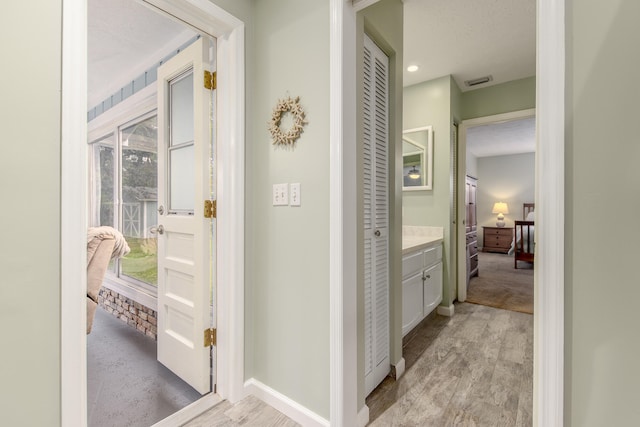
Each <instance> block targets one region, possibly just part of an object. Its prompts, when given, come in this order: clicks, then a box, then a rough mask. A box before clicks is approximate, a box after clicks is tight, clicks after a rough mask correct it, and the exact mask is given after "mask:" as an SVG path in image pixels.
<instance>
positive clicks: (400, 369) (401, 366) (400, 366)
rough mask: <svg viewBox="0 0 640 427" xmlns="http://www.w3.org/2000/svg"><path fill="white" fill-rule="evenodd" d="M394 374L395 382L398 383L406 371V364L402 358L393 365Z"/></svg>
mask: <svg viewBox="0 0 640 427" xmlns="http://www.w3.org/2000/svg"><path fill="white" fill-rule="evenodd" d="M393 368H394V370H395V373H396V378H395V380H396V381H398V380H399V379H400V378H401V377H402V376H403V375H404V372H405V369H406V364H405V361H404V357H401V358H400V360H398V363H396V364H395V366H394V367H393Z"/></svg>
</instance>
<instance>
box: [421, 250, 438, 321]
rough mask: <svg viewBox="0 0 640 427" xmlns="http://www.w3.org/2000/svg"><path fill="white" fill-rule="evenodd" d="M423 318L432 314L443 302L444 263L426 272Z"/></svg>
mask: <svg viewBox="0 0 640 427" xmlns="http://www.w3.org/2000/svg"><path fill="white" fill-rule="evenodd" d="M423 297H424V307H423V316H426V315H428V314H429V313H431V312H432V311H433V310H434V309H435V308H436V307H437V306H438V304H440V303H441V302H442V263H441V262H439V263H437V264H436V265H434V266H433V267H431V268H429V269H428V270H425V272H424V289H423Z"/></svg>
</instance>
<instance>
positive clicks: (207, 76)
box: [204, 70, 218, 90]
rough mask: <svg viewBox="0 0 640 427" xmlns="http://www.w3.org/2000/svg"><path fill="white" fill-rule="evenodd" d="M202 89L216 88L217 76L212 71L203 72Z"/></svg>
mask: <svg viewBox="0 0 640 427" xmlns="http://www.w3.org/2000/svg"><path fill="white" fill-rule="evenodd" d="M204 87H205V88H207V89H209V90H213V89H216V88H217V87H218V74H217V73H216V72H215V71H214V72H213V73H212V72H211V71H207V70H204Z"/></svg>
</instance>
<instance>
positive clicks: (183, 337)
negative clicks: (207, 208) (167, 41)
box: [158, 38, 215, 394]
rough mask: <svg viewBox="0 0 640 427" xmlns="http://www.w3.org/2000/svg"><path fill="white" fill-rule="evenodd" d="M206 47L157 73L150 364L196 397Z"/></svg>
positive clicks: (208, 189)
mask: <svg viewBox="0 0 640 427" xmlns="http://www.w3.org/2000/svg"><path fill="white" fill-rule="evenodd" d="M210 45H211V46H210ZM214 45H215V42H210V41H209V40H208V39H206V38H200V39H198V40H197V41H196V42H195V43H194V44H192V45H191V46H189V47H188V48H186V49H185V50H184V51H182V52H181V53H179V54H178V55H176V56H175V57H173V58H172V59H170V60H169V61H167V62H166V63H165V64H163V65H162V66H161V67H159V68H158V145H159V148H158V160H159V161H158V164H159V165H160V166H159V168H158V169H159V171H158V206H159V207H158V210H159V213H160V215H159V217H158V228H159V235H158V361H159V362H160V363H162V364H163V365H165V366H166V367H167V368H169V369H170V370H171V371H173V372H174V373H175V374H176V375H178V376H179V377H180V378H182V379H183V380H184V381H185V382H187V383H188V384H190V385H191V386H192V387H193V388H194V389H196V390H197V391H198V392H199V393H202V394H204V393H207V392H209V391H211V387H212V382H213V381H215V380H213V381H212V379H211V375H213V373H214V372H215V369H214V368H215V365H214V366H212V360H215V358H214V355H215V353H213V351H214V350H215V348H214V349H212V348H211V347H205V345H204V335H205V330H208V329H209V328H211V327H212V326H215V325H213V324H212V322H213V321H214V320H215V315H214V313H213V304H212V295H213V292H214V277H215V275H214V271H213V270H214V267H215V266H214V265H213V259H214V258H213V256H212V255H213V253H212V251H213V248H215V222H214V221H215V220H213V219H208V218H205V216H204V201H205V200H208V199H211V198H212V195H213V191H214V179H213V177H214V176H215V175H214V174H213V172H212V171H213V166H214V162H213V160H212V159H213V157H212V153H214V152H215V151H214V146H213V143H214V138H213V137H214V135H215V133H214V131H213V127H212V124H213V120H212V117H214V115H213V112H212V111H213V108H214V103H213V100H214V99H215V96H214V93H213V91H212V90H209V89H206V88H205V87H204V75H205V69H206V68H207V67H208V62H209V58H210V57H211V58H215V53H214V54H210V49H211V51H212V52H213V48H214ZM209 71H213V70H209Z"/></svg>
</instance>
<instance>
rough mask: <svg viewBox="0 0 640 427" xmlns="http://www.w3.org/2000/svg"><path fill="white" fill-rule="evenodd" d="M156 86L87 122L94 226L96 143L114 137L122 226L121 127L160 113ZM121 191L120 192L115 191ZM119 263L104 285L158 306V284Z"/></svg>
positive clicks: (90, 217) (89, 200)
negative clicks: (137, 276)
mask: <svg viewBox="0 0 640 427" xmlns="http://www.w3.org/2000/svg"><path fill="white" fill-rule="evenodd" d="M157 110H158V106H157V90H156V86H155V85H151V86H148V87H146V88H144V89H142V90H141V91H139V92H137V93H136V94H134V95H132V96H131V97H129V98H127V99H126V100H125V101H123V102H121V103H119V104H118V105H116V106H114V107H112V108H111V109H109V110H107V111H106V112H104V113H103V114H101V115H100V116H98V117H96V118H94V119H93V120H91V121H90V122H89V123H88V124H87V145H88V150H87V156H88V159H87V161H88V165H89V171H88V172H89V181H88V188H87V193H88V195H89V196H88V197H87V214H88V223H89V224H88V225H89V226H91V227H93V226H95V225H96V224H95V223H94V220H95V219H96V212H95V209H96V200H95V190H94V187H93V185H94V184H93V183H94V182H95V180H96V178H97V177H96V176H95V167H94V166H95V155H94V144H98V143H100V141H102V140H103V139H104V138H106V137H108V136H111V137H112V140H113V141H114V147H113V150H114V159H117V160H116V165H118V168H117V170H115V171H114V207H115V208H114V227H115V228H117V229H119V230H121V229H122V218H121V215H120V205H121V203H122V189H121V188H120V187H121V185H120V184H121V179H122V168H121V167H120V163H121V157H122V145H121V143H120V139H121V133H122V130H124V129H126V128H128V127H130V126H132V125H134V124H135V123H140V122H142V121H144V120H147V119H148V118H150V117H153V116H156V115H157ZM116 191H117V192H118V194H117V196H116V194H115V192H116ZM118 264H119V263H118V262H117V263H116V269H117V270H115V271H114V270H113V269H109V270H107V274H106V275H105V279H104V282H103V285H104V286H105V287H107V288H109V289H111V290H114V291H115V292H117V293H119V294H121V295H123V296H125V297H127V298H131V299H132V300H134V301H136V302H138V303H140V304H142V305H144V306H146V307H149V308H151V309H153V310H157V287H156V286H153V285H149V284H147V283H145V282H142V281H140V280H137V279H135V278H133V277H130V276H126V277H123V275H122V274H121V272H120V267H119V265H118Z"/></svg>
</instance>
